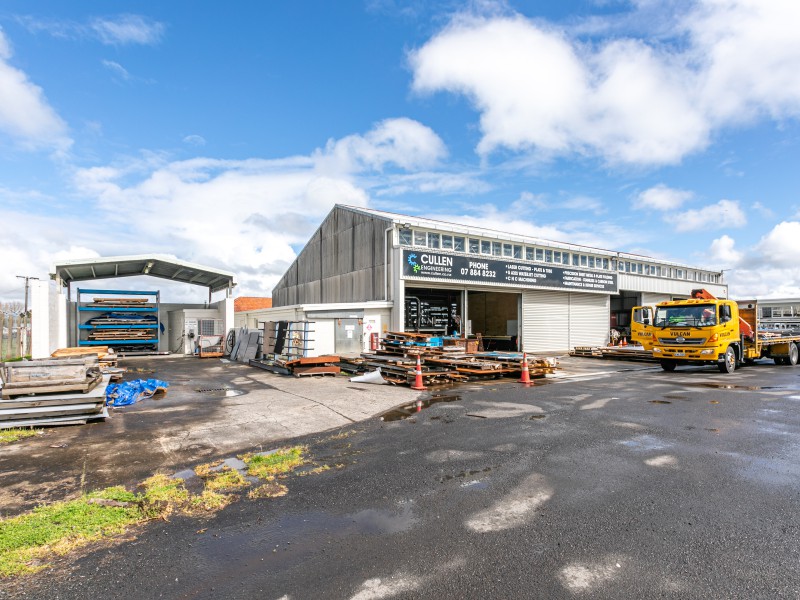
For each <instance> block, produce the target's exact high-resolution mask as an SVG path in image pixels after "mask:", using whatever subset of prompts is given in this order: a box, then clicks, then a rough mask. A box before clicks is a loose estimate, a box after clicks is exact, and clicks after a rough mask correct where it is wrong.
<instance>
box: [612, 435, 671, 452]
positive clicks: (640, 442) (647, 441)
mask: <svg viewBox="0 0 800 600" xmlns="http://www.w3.org/2000/svg"><path fill="white" fill-rule="evenodd" d="M619 443H620V444H622V445H623V446H627V447H628V448H633V449H635V450H663V449H664V448H669V447H670V446H671V445H672V444H670V443H669V442H665V441H662V440H660V439H658V438H657V437H655V436H652V435H639V436H636V437H635V438H631V439H629V440H622V441H620V442H619Z"/></svg>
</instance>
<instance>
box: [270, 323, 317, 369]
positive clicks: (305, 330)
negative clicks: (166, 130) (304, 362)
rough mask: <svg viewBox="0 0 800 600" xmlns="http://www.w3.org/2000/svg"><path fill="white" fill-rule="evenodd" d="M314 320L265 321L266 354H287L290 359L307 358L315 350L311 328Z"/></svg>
mask: <svg viewBox="0 0 800 600" xmlns="http://www.w3.org/2000/svg"><path fill="white" fill-rule="evenodd" d="M313 324H314V321H268V322H266V323H264V326H263V327H264V334H265V335H264V338H265V342H266V343H267V344H268V345H267V346H266V348H265V349H264V350H265V352H264V353H265V354H271V355H273V356H285V357H287V358H288V359H289V360H292V359H296V358H305V357H307V356H308V353H309V351H310V350H313V348H314V346H313V341H314V339H313V338H311V337H310V336H311V334H312V333H314V330H313V329H311V328H310V326H311V325H313Z"/></svg>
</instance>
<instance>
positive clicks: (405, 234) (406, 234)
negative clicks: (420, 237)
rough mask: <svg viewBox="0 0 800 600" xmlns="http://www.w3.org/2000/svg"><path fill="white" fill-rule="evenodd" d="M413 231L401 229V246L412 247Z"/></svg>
mask: <svg viewBox="0 0 800 600" xmlns="http://www.w3.org/2000/svg"><path fill="white" fill-rule="evenodd" d="M411 236H412V234H411V230H410V229H401V230H400V245H401V246H410V245H411Z"/></svg>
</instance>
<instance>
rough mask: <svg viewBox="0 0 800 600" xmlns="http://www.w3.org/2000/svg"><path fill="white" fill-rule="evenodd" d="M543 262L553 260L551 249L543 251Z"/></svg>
mask: <svg viewBox="0 0 800 600" xmlns="http://www.w3.org/2000/svg"><path fill="white" fill-rule="evenodd" d="M544 262H553V251H552V250H545V251H544Z"/></svg>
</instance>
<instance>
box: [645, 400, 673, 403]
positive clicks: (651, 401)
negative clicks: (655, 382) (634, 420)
mask: <svg viewBox="0 0 800 600" xmlns="http://www.w3.org/2000/svg"><path fill="white" fill-rule="evenodd" d="M648 402H649V403H650V404H672V402H670V401H669V400H648Z"/></svg>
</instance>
